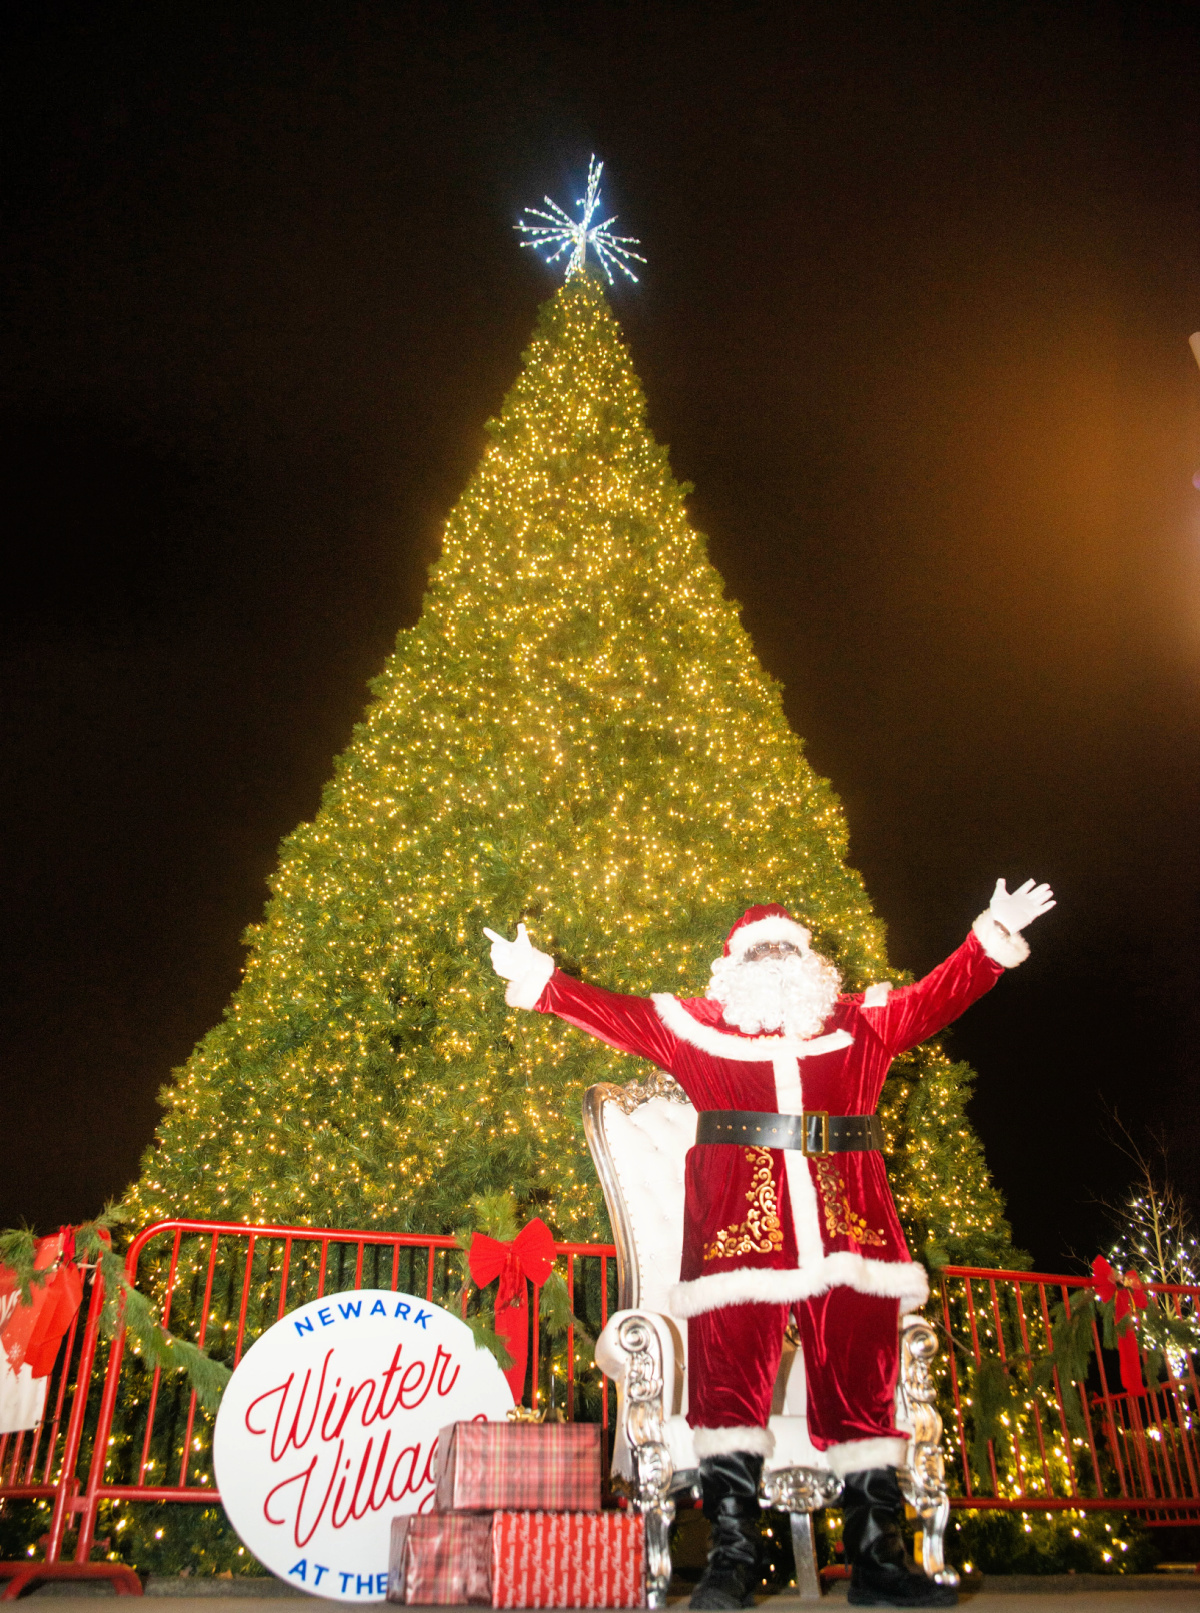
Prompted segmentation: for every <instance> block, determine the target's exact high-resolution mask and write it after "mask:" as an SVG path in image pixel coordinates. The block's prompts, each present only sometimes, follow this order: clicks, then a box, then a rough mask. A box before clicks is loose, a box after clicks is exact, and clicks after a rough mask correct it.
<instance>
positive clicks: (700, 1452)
mask: <svg viewBox="0 0 1200 1613" xmlns="http://www.w3.org/2000/svg"><path fill="white" fill-rule="evenodd" d="M692 1449H693V1450H694V1451H695V1453H696V1455H697V1456H698V1457H699V1458H700V1460H701V1461H703V1460H704V1458H705V1457H706V1456H728V1455H729V1454H730V1452H731V1451H749V1453H750V1455H751V1456H774V1454H775V1435H774V1434H773V1433H772V1432H771V1430H770V1429H769V1428H693V1429H692Z"/></svg>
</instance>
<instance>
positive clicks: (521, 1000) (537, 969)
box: [504, 952, 554, 1008]
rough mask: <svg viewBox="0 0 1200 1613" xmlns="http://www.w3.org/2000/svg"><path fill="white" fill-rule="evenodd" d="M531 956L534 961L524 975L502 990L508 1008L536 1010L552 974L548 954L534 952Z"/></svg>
mask: <svg viewBox="0 0 1200 1613" xmlns="http://www.w3.org/2000/svg"><path fill="white" fill-rule="evenodd" d="M533 956H534V960H535V961H534V962H532V963H531V964H530V965H529V968H528V969H526V971H525V973H524V974H523V975H518V976H517V978H516V979H515V980H510V981H509V983H508V985H507V986H506V987H505V988H504V1000H505V1002H506V1003H507V1004H508V1006H509V1007H510V1008H536V1007H537V1001H538V998H539V997H540V996H541V995H542V993H543V992H544V991H545V989H546V987H547V985H548V984H549V982H550V976H551V975H552V974H553V973H554V959H553V958H552V957H551V956H550V954H549V953H548V952H535V953H534V954H533Z"/></svg>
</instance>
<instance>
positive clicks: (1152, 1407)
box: [941, 1266, 1200, 1525]
mask: <svg viewBox="0 0 1200 1613" xmlns="http://www.w3.org/2000/svg"><path fill="white" fill-rule="evenodd" d="M1089 1287H1091V1283H1090V1282H1089V1280H1088V1279H1087V1278H1084V1277H1062V1276H1052V1275H1050V1274H1048V1273H1045V1272H1027V1271H989V1270H985V1269H981V1268H976V1267H968V1266H957V1267H956V1266H949V1267H947V1268H946V1269H945V1270H944V1271H943V1273H942V1275H941V1321H942V1325H943V1330H944V1347H943V1355H942V1362H941V1366H942V1371H943V1372H944V1374H945V1376H946V1379H947V1382H948V1387H949V1391H950V1395H949V1398H950V1401H951V1404H952V1415H951V1417H949V1418H947V1429H946V1441H945V1443H946V1446H947V1456H949V1454H950V1452H949V1447H950V1446H954V1447H955V1448H956V1449H955V1454H956V1456H957V1461H956V1462H955V1464H954V1465H955V1467H956V1469H957V1479H958V1485H954V1483H953V1480H952V1481H951V1482H952V1487H954V1488H958V1487H959V1486H961V1493H960V1494H958V1495H953V1496H952V1498H951V1503H950V1504H951V1506H953V1507H976V1508H982V1509H998V1508H1000V1509H1008V1510H1014V1511H1038V1512H1043V1511H1044V1512H1052V1511H1064V1510H1079V1511H1104V1510H1111V1511H1119V1512H1133V1513H1136V1514H1137V1515H1138V1516H1139V1517H1140V1518H1141V1519H1142V1521H1143V1522H1144V1523H1147V1524H1152V1525H1153V1524H1159V1525H1168V1524H1181V1523H1187V1524H1191V1523H1200V1415H1198V1408H1200V1385H1198V1384H1197V1379H1196V1364H1195V1359H1194V1357H1192V1356H1190V1355H1187V1356H1185V1355H1183V1354H1180V1355H1179V1356H1178V1357H1177V1358H1176V1359H1175V1360H1174V1361H1172V1362H1170V1363H1169V1375H1168V1377H1167V1378H1166V1379H1165V1380H1164V1381H1161V1382H1158V1383H1152V1382H1150V1380H1149V1379H1148V1378H1147V1380H1146V1381H1147V1384H1148V1387H1147V1389H1146V1392H1145V1393H1144V1394H1137V1395H1135V1394H1129V1393H1127V1392H1125V1391H1124V1390H1123V1389H1116V1388H1114V1386H1113V1380H1112V1378H1111V1377H1110V1373H1112V1372H1113V1371H1114V1370H1115V1368H1116V1362H1115V1352H1113V1351H1107V1352H1106V1351H1105V1350H1104V1349H1103V1348H1102V1347H1101V1346H1102V1340H1101V1337H1100V1332H1099V1329H1098V1328H1097V1327H1096V1325H1095V1324H1093V1327H1092V1341H1093V1346H1094V1353H1093V1356H1092V1365H1091V1369H1090V1371H1089V1375H1088V1381H1087V1383H1086V1384H1085V1385H1083V1386H1082V1389H1083V1392H1082V1393H1079V1392H1078V1391H1077V1390H1074V1389H1072V1387H1071V1386H1070V1385H1066V1384H1063V1383H1062V1382H1061V1381H1060V1377H1059V1373H1058V1371H1057V1370H1054V1371H1053V1372H1052V1373H1051V1374H1050V1375H1049V1378H1050V1381H1049V1382H1048V1383H1045V1384H1042V1385H1039V1384H1037V1383H1036V1382H1035V1381H1034V1378H1033V1375H1032V1373H1031V1371H1030V1364H1031V1362H1032V1361H1034V1360H1035V1359H1036V1358H1038V1357H1039V1356H1041V1357H1045V1356H1046V1355H1048V1354H1049V1353H1050V1350H1051V1347H1052V1340H1051V1328H1052V1325H1053V1321H1054V1320H1055V1317H1054V1311H1055V1308H1056V1307H1066V1308H1069V1306H1070V1303H1071V1295H1072V1293H1073V1292H1074V1291H1076V1290H1078V1289H1085V1288H1089ZM1148 1292H1149V1293H1151V1294H1154V1295H1155V1296H1156V1297H1157V1298H1158V1300H1159V1303H1160V1304H1161V1305H1163V1306H1164V1308H1166V1309H1168V1310H1169V1311H1171V1312H1172V1313H1173V1314H1175V1315H1184V1314H1187V1315H1191V1316H1200V1288H1188V1287H1172V1286H1167V1285H1164V1284H1150V1285H1148ZM1059 1315H1061V1310H1060V1311H1059ZM988 1360H991V1361H999V1362H1002V1363H1005V1364H1006V1365H1008V1366H1009V1367H1010V1368H1014V1369H1015V1371H1014V1373H1013V1378H1012V1382H1013V1383H1014V1385H1015V1387H1016V1390H1017V1393H1016V1395H1015V1396H1013V1397H1011V1398H1010V1400H1009V1402H1008V1405H1007V1409H1006V1410H1005V1412H1004V1413H1003V1414H1002V1416H1001V1417H1000V1419H999V1420H1000V1422H1001V1424H1002V1426H1003V1434H1002V1435H1000V1436H999V1437H994V1438H992V1439H989V1440H988V1441H987V1442H986V1459H985V1460H983V1461H980V1459H979V1458H980V1455H981V1453H980V1451H979V1445H980V1443H982V1442H981V1441H980V1440H979V1439H978V1438H977V1431H976V1429H975V1427H974V1419H975V1417H976V1416H977V1415H978V1408H977V1407H976V1406H975V1405H973V1398H974V1397H973V1396H972V1393H971V1389H972V1385H973V1384H977V1383H978V1378H977V1377H976V1369H977V1368H978V1367H979V1366H980V1365H981V1363H984V1362H985V1361H988ZM981 1469H982V1471H981Z"/></svg>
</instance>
